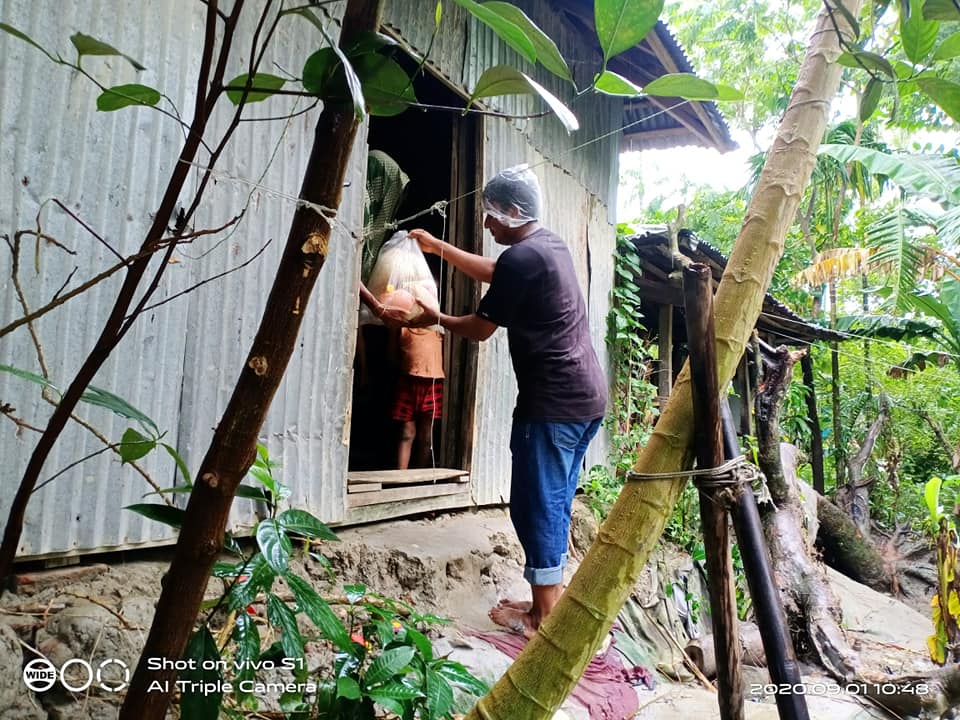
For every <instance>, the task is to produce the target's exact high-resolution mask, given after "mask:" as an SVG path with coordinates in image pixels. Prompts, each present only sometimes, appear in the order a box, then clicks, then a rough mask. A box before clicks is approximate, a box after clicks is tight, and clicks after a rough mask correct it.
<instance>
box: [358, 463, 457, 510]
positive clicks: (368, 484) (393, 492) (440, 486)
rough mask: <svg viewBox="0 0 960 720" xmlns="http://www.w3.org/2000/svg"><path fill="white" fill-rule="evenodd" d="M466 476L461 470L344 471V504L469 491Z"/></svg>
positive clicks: (388, 501)
mask: <svg viewBox="0 0 960 720" xmlns="http://www.w3.org/2000/svg"><path fill="white" fill-rule="evenodd" d="M469 483H470V476H469V475H467V474H466V473H465V472H464V471H463V470H452V469H449V468H428V469H418V470H372V471H363V472H351V473H348V474H347V506H348V507H351V508H355V507H363V506H366V505H379V504H383V503H395V502H404V501H411V500H420V499H423V498H431V497H441V496H444V495H459V494H463V495H465V496H467V497H469V495H470V484H469Z"/></svg>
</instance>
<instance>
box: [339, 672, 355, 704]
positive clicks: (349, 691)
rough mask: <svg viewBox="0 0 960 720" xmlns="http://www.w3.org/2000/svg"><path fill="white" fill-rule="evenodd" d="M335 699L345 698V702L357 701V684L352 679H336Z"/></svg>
mask: <svg viewBox="0 0 960 720" xmlns="http://www.w3.org/2000/svg"><path fill="white" fill-rule="evenodd" d="M337 697H342V698H347V700H359V699H360V685H359V683H357V681H356V680H354V679H353V678H352V677H340V678H337Z"/></svg>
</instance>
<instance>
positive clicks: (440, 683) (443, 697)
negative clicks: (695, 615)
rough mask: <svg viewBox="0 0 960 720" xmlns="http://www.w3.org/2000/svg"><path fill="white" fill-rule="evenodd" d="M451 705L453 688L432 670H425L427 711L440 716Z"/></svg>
mask: <svg viewBox="0 0 960 720" xmlns="http://www.w3.org/2000/svg"><path fill="white" fill-rule="evenodd" d="M451 707H453V688H452V687H450V683H448V682H447V681H446V680H444V679H443V677H442V676H441V675H439V674H438V673H437V672H435V671H434V670H429V669H428V670H427V712H428V713H429V715H430V717H432V718H441V717H443V716H444V715H446V714H447V712H448V711H449V710H450V708H451Z"/></svg>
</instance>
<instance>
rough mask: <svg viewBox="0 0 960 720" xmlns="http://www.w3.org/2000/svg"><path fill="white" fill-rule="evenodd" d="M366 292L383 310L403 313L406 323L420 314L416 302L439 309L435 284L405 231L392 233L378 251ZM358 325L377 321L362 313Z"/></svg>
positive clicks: (420, 255) (419, 251)
mask: <svg viewBox="0 0 960 720" xmlns="http://www.w3.org/2000/svg"><path fill="white" fill-rule="evenodd" d="M367 289H368V290H369V291H370V292H371V293H373V295H374V296H375V297H376V298H377V300H379V301H380V302H381V303H383V304H384V306H385V307H388V308H396V309H399V310H402V311H405V312H406V319H407V320H413V319H414V318H416V317H417V316H418V315H420V314H421V313H422V312H423V310H421V308H420V306H419V305H418V304H417V301H418V300H419V301H420V302H422V303H423V304H424V305H426V306H427V307H429V308H432V309H434V310H439V308H440V304H439V302H438V300H437V283H436V281H435V280H434V279H433V274H432V273H431V272H430V266H429V265H427V259H426V258H425V257H424V256H423V251H422V250H421V249H420V246H419V245H418V244H417V241H416V240H414V239H413V238H411V237H410V236H409V235H407V232H406V231H405V230H400V231H398V232H396V233H394V234H393V236H392V237H391V238H390V239H389V240H387V242H385V243H384V244H383V247H382V248H380V254H379V255H378V256H377V262H376V264H375V265H374V266H373V270H372V271H371V273H370V282H369V283H367ZM364 310H366V308H364ZM361 322H369V323H378V322H380V321H379V320H378V319H377V318H376V317H374V316H373V314H372V313H364V314H363V316H361Z"/></svg>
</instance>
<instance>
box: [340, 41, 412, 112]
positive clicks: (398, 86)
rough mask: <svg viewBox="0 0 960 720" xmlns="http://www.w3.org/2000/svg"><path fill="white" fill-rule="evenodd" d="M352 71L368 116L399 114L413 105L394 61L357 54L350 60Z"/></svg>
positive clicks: (407, 83)
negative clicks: (359, 83) (357, 82)
mask: <svg viewBox="0 0 960 720" xmlns="http://www.w3.org/2000/svg"><path fill="white" fill-rule="evenodd" d="M354 69H355V70H356V71H357V77H359V78H360V82H361V85H362V87H363V96H364V98H366V102H367V111H368V112H369V113H370V114H371V115H376V116H380V117H389V116H392V115H399V114H400V113H402V112H403V111H404V110H406V109H407V107H408V106H409V105H410V104H411V103H415V102H417V95H416V93H415V92H414V90H413V84H412V83H411V82H410V77H409V76H408V75H407V73H406V71H405V70H404V69H403V68H402V67H400V65H399V64H398V63H397V62H396V61H395V60H392V59H391V58H388V57H386V56H384V55H361V56H360V57H358V58H357V59H356V60H355V61H354Z"/></svg>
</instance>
